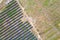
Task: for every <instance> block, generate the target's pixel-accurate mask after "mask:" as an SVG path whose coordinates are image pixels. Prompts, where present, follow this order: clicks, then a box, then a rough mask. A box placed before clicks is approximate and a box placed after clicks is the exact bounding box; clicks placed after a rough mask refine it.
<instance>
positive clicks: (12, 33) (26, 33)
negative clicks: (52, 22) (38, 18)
mask: <svg viewBox="0 0 60 40" xmlns="http://www.w3.org/2000/svg"><path fill="white" fill-rule="evenodd" d="M0 14H1V15H0V39H1V40H37V38H36V36H35V35H34V34H33V33H32V32H31V31H30V29H31V28H32V26H31V24H30V23H29V22H28V21H26V22H23V21H22V20H21V18H23V17H24V16H23V13H22V9H21V8H20V7H19V5H18V3H17V2H16V1H15V0H12V1H11V2H9V3H8V5H7V6H6V9H5V10H4V11H3V12H1V13H0Z"/></svg>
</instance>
